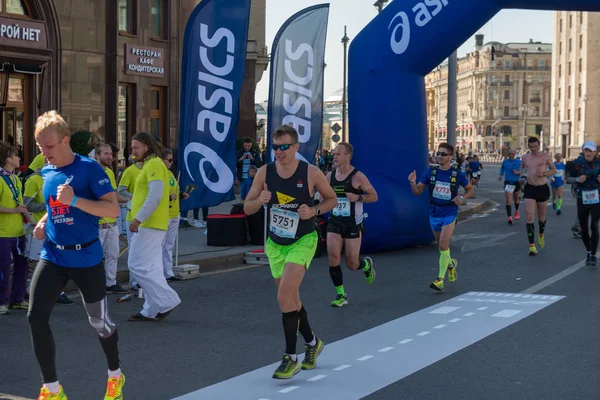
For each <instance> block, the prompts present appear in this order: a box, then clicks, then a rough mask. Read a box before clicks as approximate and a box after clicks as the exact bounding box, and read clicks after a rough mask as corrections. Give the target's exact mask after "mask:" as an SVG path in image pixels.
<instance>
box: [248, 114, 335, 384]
mask: <svg viewBox="0 0 600 400" xmlns="http://www.w3.org/2000/svg"><path fill="white" fill-rule="evenodd" d="M272 147H273V151H275V162H273V163H270V164H268V165H265V166H262V167H261V168H260V169H259V170H258V172H257V174H256V177H255V178H254V183H253V184H252V188H251V189H250V193H248V196H247V197H246V201H245V202H244V212H245V213H246V214H248V215H251V214H255V213H256V212H258V210H259V209H260V208H261V207H262V206H263V205H268V207H269V213H268V215H269V239H268V240H267V243H266V244H265V251H266V253H267V257H268V258H269V264H270V266H271V274H272V275H273V278H274V279H275V285H276V286H277V300H278V302H279V307H280V309H281V312H282V318H283V331H284V334H285V343H286V348H285V354H284V356H283V360H282V361H281V364H280V365H279V367H278V368H277V370H276V371H275V373H274V374H273V378H275V379H290V378H292V377H293V376H294V375H296V374H297V373H298V372H300V364H299V363H298V358H297V356H296V339H297V332H298V331H299V332H300V333H301V334H302V336H303V337H304V340H305V342H306V351H305V356H304V360H303V361H302V369H314V368H315V367H316V364H317V357H318V356H319V354H321V351H323V347H324V346H325V344H324V343H323V341H322V340H321V339H319V338H317V337H316V336H315V334H314V333H313V331H312V329H311V328H310V324H309V322H308V315H307V313H306V309H305V308H304V306H303V305H302V303H301V301H300V284H301V283H302V279H303V278H304V274H305V273H306V270H307V269H308V268H309V267H310V263H311V261H312V258H313V256H314V255H315V250H316V248H317V239H318V236H317V232H316V231H315V216H316V215H321V214H323V213H326V212H328V211H330V210H331V209H333V207H335V205H336V203H337V197H336V195H335V192H334V191H333V189H332V188H331V186H329V184H328V183H327V179H325V175H323V173H322V172H321V171H320V170H319V169H318V168H317V167H315V166H314V165H309V164H307V163H306V162H303V161H299V160H298V159H297V158H296V153H297V152H298V147H299V145H298V132H297V131H296V130H295V129H294V128H293V127H291V126H287V125H285V126H282V127H280V128H277V129H276V130H275V133H273V145H272ZM315 190H317V191H318V192H319V193H320V195H321V197H322V198H323V201H322V202H321V203H320V204H319V205H318V206H317V207H314V206H313V205H314V201H313V199H314V192H315Z"/></svg>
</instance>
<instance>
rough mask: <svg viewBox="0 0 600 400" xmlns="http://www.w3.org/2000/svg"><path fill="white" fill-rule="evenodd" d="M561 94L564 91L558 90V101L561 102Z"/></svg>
mask: <svg viewBox="0 0 600 400" xmlns="http://www.w3.org/2000/svg"><path fill="white" fill-rule="evenodd" d="M561 94H562V90H561V88H558V100H559V101H560V100H561Z"/></svg>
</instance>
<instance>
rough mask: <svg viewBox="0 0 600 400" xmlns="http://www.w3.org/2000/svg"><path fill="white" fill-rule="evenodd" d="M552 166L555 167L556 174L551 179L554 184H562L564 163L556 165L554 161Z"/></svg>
mask: <svg viewBox="0 0 600 400" xmlns="http://www.w3.org/2000/svg"><path fill="white" fill-rule="evenodd" d="M554 166H555V167H556V173H555V174H554V176H553V178H554V183H558V184H562V183H564V182H565V181H564V176H565V168H566V166H565V163H563V162H562V161H561V162H559V163H557V162H556V161H554Z"/></svg>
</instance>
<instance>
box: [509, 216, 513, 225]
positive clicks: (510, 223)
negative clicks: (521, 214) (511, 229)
mask: <svg viewBox="0 0 600 400" xmlns="http://www.w3.org/2000/svg"><path fill="white" fill-rule="evenodd" d="M508 224H509V225H512V224H513V217H508Z"/></svg>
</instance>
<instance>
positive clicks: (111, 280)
mask: <svg viewBox="0 0 600 400" xmlns="http://www.w3.org/2000/svg"><path fill="white" fill-rule="evenodd" d="M94 150H95V152H94V154H95V156H96V161H98V164H100V165H101V166H102V168H104V172H106V175H107V177H108V179H109V180H110V185H111V186H112V188H113V189H114V190H115V191H116V190H117V182H116V179H115V173H114V172H113V170H112V168H111V166H112V161H113V153H112V149H111V147H110V145H108V144H104V143H101V144H99V145H98V146H96V148H95V149H94ZM117 198H118V200H119V201H121V202H122V201H127V199H126V198H124V197H123V196H119V195H117ZM98 226H99V237H100V243H101V244H102V249H103V251H104V269H105V271H106V291H107V292H109V293H127V289H124V288H123V287H121V285H118V284H117V261H118V259H119V250H120V248H119V227H118V226H117V220H116V219H115V218H102V219H100V221H99V222H98Z"/></svg>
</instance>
